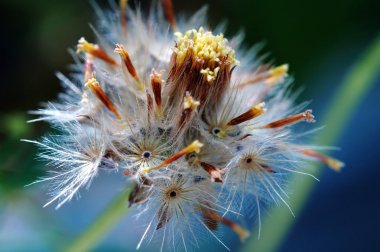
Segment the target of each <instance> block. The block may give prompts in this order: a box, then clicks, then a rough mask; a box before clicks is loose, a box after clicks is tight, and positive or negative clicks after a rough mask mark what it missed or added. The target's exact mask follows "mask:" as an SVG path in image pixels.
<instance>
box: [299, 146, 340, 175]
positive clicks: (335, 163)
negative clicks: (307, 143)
mask: <svg viewBox="0 0 380 252" xmlns="http://www.w3.org/2000/svg"><path fill="white" fill-rule="evenodd" d="M300 152H301V153H302V154H304V155H306V156H309V157H313V158H315V159H318V160H319V161H321V162H322V163H323V164H325V165H327V166H328V167H330V168H331V169H333V170H334V171H340V170H341V169H342V167H343V166H344V163H342V162H341V161H339V160H337V159H334V158H332V157H329V156H326V155H323V154H322V153H319V152H316V151H314V150H310V149H301V150H300Z"/></svg>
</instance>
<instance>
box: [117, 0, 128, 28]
mask: <svg viewBox="0 0 380 252" xmlns="http://www.w3.org/2000/svg"><path fill="white" fill-rule="evenodd" d="M119 5H120V25H121V30H122V32H123V34H124V35H125V33H126V31H127V14H126V10H127V5H128V0H120V3H119Z"/></svg>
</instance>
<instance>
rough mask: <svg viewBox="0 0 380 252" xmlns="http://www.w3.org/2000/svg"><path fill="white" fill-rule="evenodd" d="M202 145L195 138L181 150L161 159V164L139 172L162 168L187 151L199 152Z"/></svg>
mask: <svg viewBox="0 0 380 252" xmlns="http://www.w3.org/2000/svg"><path fill="white" fill-rule="evenodd" d="M202 146H203V144H202V143H201V142H199V141H198V140H195V141H194V142H192V143H191V144H190V145H188V146H187V147H186V148H184V149H182V150H181V151H179V152H177V153H175V154H174V155H172V156H170V157H168V158H166V159H165V160H164V161H162V163H161V164H159V165H157V166H154V167H146V168H143V169H141V172H149V171H151V170H156V169H159V168H162V167H164V166H167V165H168V164H171V163H173V162H174V161H176V160H177V159H179V158H181V157H182V156H184V155H186V154H188V153H191V152H196V153H199V152H200V151H201V148H202Z"/></svg>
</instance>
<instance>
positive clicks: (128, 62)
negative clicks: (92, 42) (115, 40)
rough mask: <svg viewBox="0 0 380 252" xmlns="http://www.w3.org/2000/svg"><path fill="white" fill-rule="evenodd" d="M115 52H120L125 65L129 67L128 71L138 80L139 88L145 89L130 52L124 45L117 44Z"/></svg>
mask: <svg viewBox="0 0 380 252" xmlns="http://www.w3.org/2000/svg"><path fill="white" fill-rule="evenodd" d="M114 52H115V53H118V54H119V55H120V58H121V60H122V61H123V63H124V66H125V67H126V68H127V70H128V73H129V74H130V75H131V76H132V77H133V79H135V81H136V82H137V84H138V88H139V90H143V89H144V85H143V83H142V82H141V80H140V77H139V75H138V74H137V71H136V68H135V66H134V65H133V63H132V60H131V58H130V57H129V54H128V52H127V51H126V50H125V49H124V47H123V45H120V44H116V47H115V50H114Z"/></svg>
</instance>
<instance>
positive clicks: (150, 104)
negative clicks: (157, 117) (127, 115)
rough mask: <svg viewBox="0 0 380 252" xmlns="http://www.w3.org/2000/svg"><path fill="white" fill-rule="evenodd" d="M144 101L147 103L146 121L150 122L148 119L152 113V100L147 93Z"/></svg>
mask: <svg viewBox="0 0 380 252" xmlns="http://www.w3.org/2000/svg"><path fill="white" fill-rule="evenodd" d="M146 101H147V107H148V120H149V121H150V117H151V115H152V112H153V98H152V96H151V95H150V94H149V93H148V91H147V92H146Z"/></svg>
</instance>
